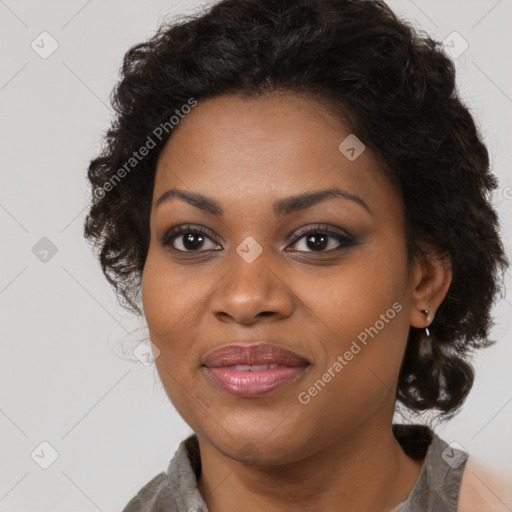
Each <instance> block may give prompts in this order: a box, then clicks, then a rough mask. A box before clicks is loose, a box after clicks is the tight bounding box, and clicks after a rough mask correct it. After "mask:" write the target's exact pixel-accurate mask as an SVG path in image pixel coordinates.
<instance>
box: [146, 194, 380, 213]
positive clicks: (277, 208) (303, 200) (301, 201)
mask: <svg viewBox="0 0 512 512" xmlns="http://www.w3.org/2000/svg"><path fill="white" fill-rule="evenodd" d="M175 197H177V198H179V199H182V200H184V201H186V202H187V203H188V204H190V205H192V206H195V207H196V208H199V209H200V210H203V211H204V212H206V213H209V214H211V215H215V216H217V217H222V216H223V215H224V210H223V208H222V206H221V205H220V203H219V202H217V201H216V200H215V199H212V198H211V197H207V196H204V195H202V194H199V193H198V192H189V191H188V190H180V189H177V188H171V189H169V190H168V191H167V192H164V193H163V194H162V195H161V196H160V197H159V198H158V200H157V201H156V202H155V208H158V207H159V206H160V205H161V204H162V203H164V202H167V201H169V200H171V199H173V198H175ZM331 197H340V198H342V199H347V200H349V201H353V202H354V203H357V204H358V205H359V206H362V207H363V208H364V209H365V210H366V211H367V212H368V213H369V214H370V215H372V212H371V210H370V208H369V207H368V205H367V204H366V203H365V202H364V201H363V200H362V199H361V198H360V197H358V196H356V195H354V194H351V193H349V192H347V191H346V190H341V189H340V188H337V187H331V188H326V189H322V190H315V191H313V192H304V193H303V194H297V195H294V196H289V197H285V198H283V199H279V200H277V201H276V202H275V203H274V204H273V205H272V208H273V210H274V214H275V215H276V217H284V216H285V215H290V214H292V213H295V212H298V211H300V210H305V209H306V208H310V207H312V206H314V205H315V204H318V203H319V202H321V201H323V200H325V199H328V198H331Z"/></svg>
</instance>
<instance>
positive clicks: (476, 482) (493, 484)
mask: <svg viewBox="0 0 512 512" xmlns="http://www.w3.org/2000/svg"><path fill="white" fill-rule="evenodd" d="M482 510H485V511H486V512H509V511H510V510H512V480H510V479H508V478H505V477H503V476H502V475H500V474H499V473H497V472H496V471H494V470H491V469H489V468H488V467H486V466H484V465H483V464H480V463H478V462H475V461H474V459H473V458H471V457H469V458H468V460H467V462H466V466H465V468H464V472H463V473H462V479H461V483H460V490H459V500H458V504H457V512H481V511H482Z"/></svg>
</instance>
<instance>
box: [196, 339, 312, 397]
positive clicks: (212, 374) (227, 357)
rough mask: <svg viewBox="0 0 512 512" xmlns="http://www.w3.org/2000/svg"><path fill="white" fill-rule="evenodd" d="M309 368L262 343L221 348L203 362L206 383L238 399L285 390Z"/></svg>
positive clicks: (291, 354) (289, 354)
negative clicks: (284, 388)
mask: <svg viewBox="0 0 512 512" xmlns="http://www.w3.org/2000/svg"><path fill="white" fill-rule="evenodd" d="M309 367H310V363H309V361H307V360H306V359H305V358H304V357H302V356H300V355H299V354H296V353H295V352H292V351H290V350H286V349H284V348H282V347H278V346H276V345H271V344H268V343H261V342H260V343H257V344H251V345H247V344H245V345H241V344H233V345H228V346H224V347H221V348H218V349H216V350H214V351H213V352H210V353H208V354H207V355H206V356H205V357H204V358H203V361H202V368H203V370H204V371H205V375H206V377H207V379H208V381H209V382H211V383H213V384H214V385H215V386H216V387H217V388H219V389H221V390H222V391H223V392H225V393H228V394H229V395H231V396H235V397H238V398H256V397H260V396H263V395H267V394H268V393H270V392H272V391H275V390H277V389H280V388H283V387H285V386H288V385H290V384H292V383H293V382H295V381H297V380H298V379H299V378H300V377H301V375H302V374H303V373H304V372H305V371H306V370H307V369H308V368H309Z"/></svg>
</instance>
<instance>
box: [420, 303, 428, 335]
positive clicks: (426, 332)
mask: <svg viewBox="0 0 512 512" xmlns="http://www.w3.org/2000/svg"><path fill="white" fill-rule="evenodd" d="M421 312H422V313H423V314H424V315H427V322H430V317H429V316H428V309H422V310H421ZM429 325H430V324H429ZM425 334H426V335H427V337H430V331H429V330H428V326H427V327H425Z"/></svg>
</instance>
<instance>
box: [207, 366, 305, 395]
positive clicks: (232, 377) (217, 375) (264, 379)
mask: <svg viewBox="0 0 512 512" xmlns="http://www.w3.org/2000/svg"><path fill="white" fill-rule="evenodd" d="M308 367H309V366H280V367H278V368H269V369H266V370H256V371H254V372H252V371H250V370H233V369H231V368H230V367H229V366H223V367H220V368H208V367H204V368H205V369H206V371H207V375H208V376H209V377H210V379H211V380H213V382H214V383H215V384H217V385H218V386H219V387H220V388H221V389H223V390H224V391H226V392H228V393H230V394H231V395H234V396H238V397H245V398H250V397H256V396H262V395H266V394H267V393H270V392H271V391H274V390H276V389H279V388H282V387H284V386H286V385H288V384H291V383H292V382H294V381H295V380H297V379H298V378H299V376H300V375H302V373H303V372H304V371H305V370H306V369H307V368H308Z"/></svg>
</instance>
